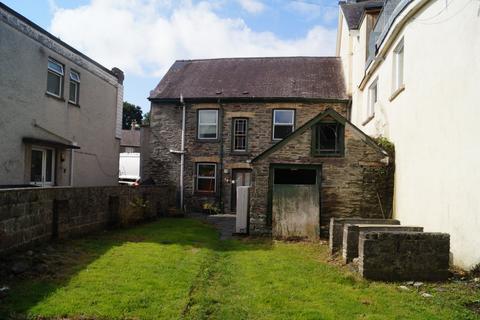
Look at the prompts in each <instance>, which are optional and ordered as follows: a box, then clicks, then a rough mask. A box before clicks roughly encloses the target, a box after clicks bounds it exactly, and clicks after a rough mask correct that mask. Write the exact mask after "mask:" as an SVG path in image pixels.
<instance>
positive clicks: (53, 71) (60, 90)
mask: <svg viewBox="0 0 480 320" xmlns="http://www.w3.org/2000/svg"><path fill="white" fill-rule="evenodd" d="M50 64H54V65H57V66H58V67H60V69H61V70H60V71H59V70H56V69H55V68H52V67H50ZM47 68H48V73H50V74H53V75H54V76H57V77H59V78H60V81H59V88H58V93H59V94H56V93H55V92H50V91H48V78H47V93H48V94H50V95H52V96H55V97H58V98H61V97H62V94H63V77H64V75H65V68H64V67H63V64H61V63H60V62H58V61H57V60H55V59H52V58H48V64H47Z"/></svg>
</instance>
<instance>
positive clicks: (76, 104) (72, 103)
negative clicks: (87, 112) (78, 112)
mask: <svg viewBox="0 0 480 320" xmlns="http://www.w3.org/2000/svg"><path fill="white" fill-rule="evenodd" d="M68 104H69V105H71V106H74V107H77V108H80V105H79V104H78V103H75V102H72V101H68Z"/></svg>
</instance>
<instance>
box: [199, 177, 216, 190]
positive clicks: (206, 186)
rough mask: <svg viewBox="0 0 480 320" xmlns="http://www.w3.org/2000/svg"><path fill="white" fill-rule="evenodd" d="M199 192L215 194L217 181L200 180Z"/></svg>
mask: <svg viewBox="0 0 480 320" xmlns="http://www.w3.org/2000/svg"><path fill="white" fill-rule="evenodd" d="M197 190H198V191H203V192H215V179H205V178H198V181H197Z"/></svg>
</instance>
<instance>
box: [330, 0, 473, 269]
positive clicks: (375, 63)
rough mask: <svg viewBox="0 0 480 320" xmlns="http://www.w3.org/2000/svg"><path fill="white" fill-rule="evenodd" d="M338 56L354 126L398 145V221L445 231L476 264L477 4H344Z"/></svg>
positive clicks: (459, 0) (467, 264)
mask: <svg viewBox="0 0 480 320" xmlns="http://www.w3.org/2000/svg"><path fill="white" fill-rule="evenodd" d="M337 55H338V56H340V57H341V58H342V60H343V65H344V72H345V75H346V81H347V87H348V91H349V94H351V96H352V106H351V119H352V122H353V123H354V124H356V125H357V126H358V127H359V128H360V129H361V130H363V131H364V132H366V133H368V134H369V135H371V136H384V137H387V138H388V139H389V140H390V141H392V142H393V143H394V144H395V148H396V157H395V161H396V173H395V196H394V210H393V211H394V212H393V215H394V217H396V218H398V219H400V220H401V222H402V224H406V225H420V226H424V227H425V231H441V232H448V233H449V234H450V236H451V248H450V251H451V253H452V262H453V264H455V265H457V266H460V267H462V268H464V269H471V268H473V267H475V266H476V265H477V264H479V263H480V143H479V139H480V131H479V118H480V103H479V101H480V2H479V1H473V0H447V1H445V0H413V1H412V0H403V1H398V0H393V1H391V0H387V1H385V2H384V1H363V2H360V1H358V2H347V3H340V14H339V22H338V36H337Z"/></svg>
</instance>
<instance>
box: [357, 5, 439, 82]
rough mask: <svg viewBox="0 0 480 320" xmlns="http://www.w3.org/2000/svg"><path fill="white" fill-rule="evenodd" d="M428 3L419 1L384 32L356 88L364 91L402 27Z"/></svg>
mask: <svg viewBox="0 0 480 320" xmlns="http://www.w3.org/2000/svg"><path fill="white" fill-rule="evenodd" d="M406 1H408V0H406ZM428 2H430V0H420V1H419V2H418V3H417V4H416V5H414V6H413V7H412V8H411V10H410V11H408V12H407V13H406V14H405V15H404V16H403V17H400V18H401V19H400V20H399V21H398V23H397V24H396V25H395V26H394V27H393V29H392V28H391V27H390V29H388V31H387V32H385V35H384V36H383V38H382V42H381V43H380V49H379V50H378V53H377V55H376V56H375V58H374V60H373V62H371V63H370V66H369V67H368V68H367V70H366V71H365V75H364V76H363V79H362V81H361V82H360V84H359V85H358V88H359V89H360V90H363V89H365V86H366V85H367V83H368V81H370V78H371V77H372V75H373V74H374V73H375V71H376V70H377V69H378V67H379V66H380V65H381V64H382V62H383V60H385V57H386V56H387V53H388V50H389V49H390V47H391V46H392V45H393V44H394V42H395V40H396V39H397V36H398V35H399V34H400V32H401V31H402V30H403V28H404V26H405V25H406V24H407V22H408V21H409V20H410V18H412V17H413V16H414V15H415V14H416V13H417V12H418V11H420V10H421V9H422V8H423V7H424V6H425V5H426V4H427V3H428ZM405 9H406V7H404V8H402V11H400V12H399V13H398V14H397V16H395V17H394V22H392V24H391V25H393V24H394V23H395V20H396V19H397V18H399V15H400V14H401V13H402V12H403V10H405Z"/></svg>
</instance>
